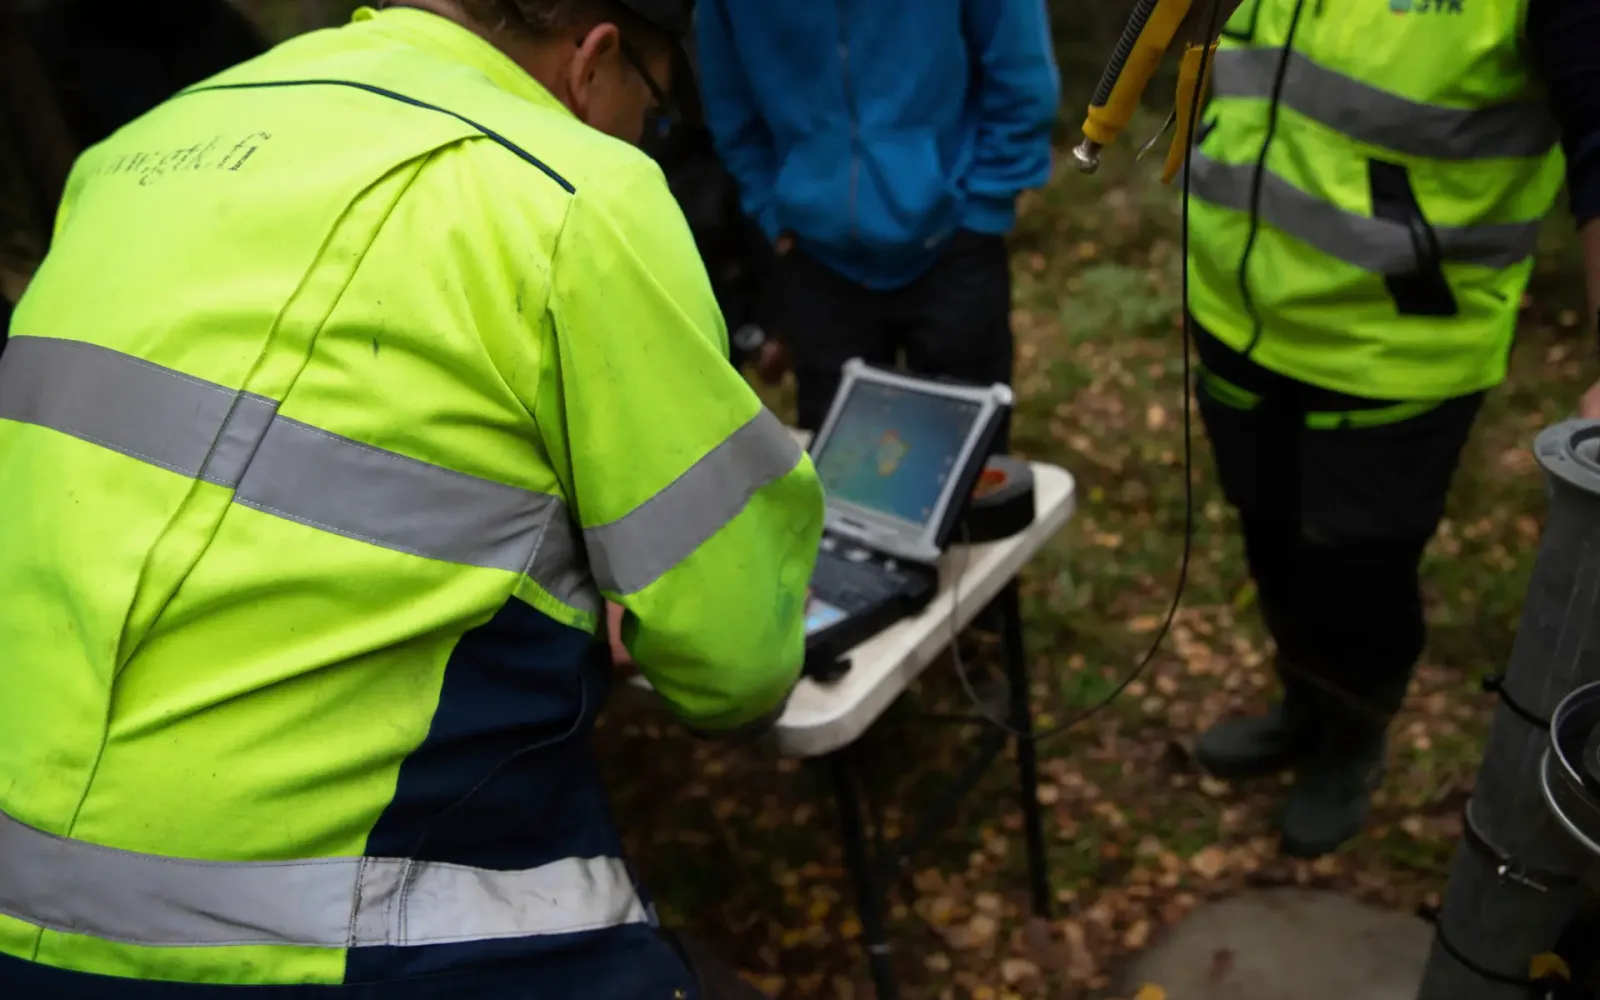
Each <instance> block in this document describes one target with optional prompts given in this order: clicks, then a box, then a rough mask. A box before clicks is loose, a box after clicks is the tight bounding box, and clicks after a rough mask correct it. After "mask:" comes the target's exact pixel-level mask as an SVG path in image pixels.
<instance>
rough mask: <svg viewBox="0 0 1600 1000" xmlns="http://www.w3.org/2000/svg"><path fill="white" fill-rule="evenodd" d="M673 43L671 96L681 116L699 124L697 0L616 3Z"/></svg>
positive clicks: (617, 1)
mask: <svg viewBox="0 0 1600 1000" xmlns="http://www.w3.org/2000/svg"><path fill="white" fill-rule="evenodd" d="M616 3H617V4H618V6H620V7H622V8H624V9H625V10H629V11H632V12H633V14H635V15H636V16H637V17H639V18H640V19H641V20H643V21H647V22H649V23H650V24H651V25H653V26H654V27H656V28H659V29H660V30H661V33H662V34H664V35H666V36H667V37H669V38H670V39H671V40H672V43H673V51H674V54H675V56H676V59H677V63H678V71H677V72H676V73H674V74H673V83H672V91H673V94H672V97H673V103H674V104H675V105H677V113H678V115H679V116H680V117H683V118H686V119H689V120H691V121H696V120H698V119H699V117H700V93H699V88H698V87H697V86H696V79H697V78H698V77H699V76H700V63H699V60H698V59H697V58H696V56H697V53H696V51H695V44H694V0H616Z"/></svg>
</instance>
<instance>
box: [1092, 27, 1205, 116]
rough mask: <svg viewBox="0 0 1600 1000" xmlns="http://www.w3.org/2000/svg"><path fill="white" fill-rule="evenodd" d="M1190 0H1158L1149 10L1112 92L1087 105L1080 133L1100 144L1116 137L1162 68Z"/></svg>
mask: <svg viewBox="0 0 1600 1000" xmlns="http://www.w3.org/2000/svg"><path fill="white" fill-rule="evenodd" d="M1192 3H1193V0H1161V2H1160V3H1159V4H1157V5H1156V9H1155V10H1154V11H1152V12H1151V14H1150V20H1148V21H1146V22H1145V24H1144V28H1143V30H1141V31H1140V32H1139V37H1138V39H1137V40H1135V42H1134V43H1133V51H1131V52H1129V53H1128V59H1127V61H1126V62H1124V63H1123V65H1122V72H1121V73H1120V74H1118V75H1117V82H1116V84H1115V85H1113V86H1112V88H1111V95H1110V96H1109V97H1107V98H1106V103H1105V104H1103V105H1098V106H1096V105H1090V107H1089V114H1088V117H1087V118H1085V119H1084V122H1083V134H1084V135H1085V136H1087V137H1088V138H1089V139H1091V140H1093V141H1094V142H1096V143H1099V144H1100V145H1101V146H1109V145H1111V144H1112V143H1113V142H1116V141H1117V136H1119V135H1121V134H1122V130H1123V129H1125V128H1127V127H1128V122H1129V121H1130V120H1131V119H1132V118H1133V114H1134V112H1135V111H1137V110H1138V108H1139V99H1140V98H1141V97H1143V96H1144V89H1145V87H1147V86H1149V85H1150V79H1151V77H1153V76H1155V74H1156V70H1157V69H1159V68H1161V59H1162V57H1163V56H1165V55H1166V54H1167V48H1168V47H1169V46H1171V45H1172V40H1173V38H1175V37H1177V34H1178V28H1179V26H1181V25H1182V24H1183V19H1184V18H1185V17H1187V16H1188V15H1189V7H1190V5H1191V4H1192Z"/></svg>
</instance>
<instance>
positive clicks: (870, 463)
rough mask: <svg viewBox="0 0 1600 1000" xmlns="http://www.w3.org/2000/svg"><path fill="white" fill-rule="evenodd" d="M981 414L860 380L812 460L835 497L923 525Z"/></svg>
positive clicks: (965, 405) (972, 406) (957, 402)
mask: <svg viewBox="0 0 1600 1000" xmlns="http://www.w3.org/2000/svg"><path fill="white" fill-rule="evenodd" d="M982 413H983V406H982V404H980V403H977V402H971V401H968V400H963V399H952V398H949V397H947V396H934V395H929V394H927V393H921V392H916V391H915V390H911V389H903V388H899V387H897V386H890V385H883V384H881V383H877V382H870V381H857V382H856V383H855V384H854V386H853V387H852V388H851V390H850V394H849V396H848V397H847V398H846V399H845V400H844V403H843V405H842V407H841V408H840V410H839V413H838V416H837V417H836V422H835V424H834V426H833V429H832V431H831V433H830V434H829V435H828V439H827V441H826V442H825V444H824V447H823V449H822V451H821V453H820V454H818V455H815V456H814V457H813V459H814V462H815V464H816V468H817V475H818V477H820V478H821V480H822V486H823V489H824V490H826V491H827V494H828V496H829V498H830V499H836V500H843V501H845V502H847V503H851V504H855V505H856V506H858V507H862V508H865V509H866V510H870V511H872V512H874V513H876V514H880V515H883V516H885V517H891V518H894V519H896V520H898V521H902V522H905V523H908V524H913V525H916V526H918V527H923V526H925V525H927V523H928V521H929V520H930V519H931V518H932V517H933V514H934V511H935V510H936V509H937V508H938V506H939V498H940V497H941V496H942V495H943V494H944V491H945V487H946V484H947V483H949V481H950V477H951V476H953V475H955V474H956V468H955V465H956V461H957V459H959V458H960V457H961V452H962V449H963V447H964V446H965V445H966V443H967V438H968V436H969V435H970V434H971V433H972V430H973V425H974V424H975V423H976V422H977V421H978V418H979V417H980V415H981V414H982Z"/></svg>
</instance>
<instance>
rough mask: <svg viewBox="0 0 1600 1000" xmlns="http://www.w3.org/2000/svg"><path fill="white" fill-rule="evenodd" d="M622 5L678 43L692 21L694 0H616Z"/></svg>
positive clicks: (686, 34)
mask: <svg viewBox="0 0 1600 1000" xmlns="http://www.w3.org/2000/svg"><path fill="white" fill-rule="evenodd" d="M617 2H618V3H619V4H621V5H622V6H623V7H626V8H628V9H629V10H631V11H633V12H634V13H635V14H637V15H639V16H640V17H642V18H644V19H645V20H646V21H649V22H650V23H651V24H653V25H655V26H656V27H658V28H660V29H661V30H662V31H664V32H666V33H667V34H668V35H671V36H672V38H673V40H674V41H676V42H677V43H678V44H679V45H682V44H683V43H684V41H685V40H686V39H687V38H688V37H689V31H690V28H691V27H692V26H693V22H694V0H617Z"/></svg>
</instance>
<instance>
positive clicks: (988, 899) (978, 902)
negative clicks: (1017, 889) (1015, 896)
mask: <svg viewBox="0 0 1600 1000" xmlns="http://www.w3.org/2000/svg"><path fill="white" fill-rule="evenodd" d="M972 904H973V905H974V906H976V907H977V908H978V909H979V910H980V911H982V912H984V913H987V914H989V915H990V916H998V915H999V914H1000V911H1001V910H1002V909H1004V907H1005V904H1004V903H1003V902H1001V899H1000V897H999V896H997V895H995V894H994V893H992V892H980V893H978V894H977V895H976V896H974V897H973V899H972Z"/></svg>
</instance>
